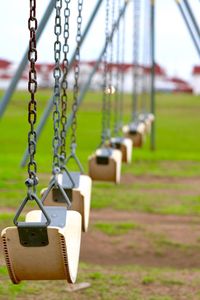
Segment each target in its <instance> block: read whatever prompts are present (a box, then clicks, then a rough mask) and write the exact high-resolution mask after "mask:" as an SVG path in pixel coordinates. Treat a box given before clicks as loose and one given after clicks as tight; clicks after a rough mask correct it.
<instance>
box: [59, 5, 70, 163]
mask: <svg viewBox="0 0 200 300" xmlns="http://www.w3.org/2000/svg"><path fill="white" fill-rule="evenodd" d="M70 1H71V0H65V3H66V7H65V9H64V32H63V36H64V45H63V54H64V58H63V79H62V82H61V90H62V95H61V126H62V129H61V132H60V136H61V149H60V163H61V167H64V165H65V161H66V134H67V129H66V125H67V105H68V94H67V89H68V80H67V76H68V72H69V60H68V53H69V44H68V40H69V17H70V9H69V4H70Z"/></svg>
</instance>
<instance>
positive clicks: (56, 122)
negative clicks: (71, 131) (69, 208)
mask: <svg viewBox="0 0 200 300" xmlns="http://www.w3.org/2000/svg"><path fill="white" fill-rule="evenodd" d="M55 9H56V16H55V25H54V34H55V35H56V41H55V43H54V60H55V67H54V70H53V77H54V96H53V104H54V112H53V126H54V137H53V151H54V153H53V174H56V173H58V172H59V170H60V156H59V148H60V144H61V141H60V132H59V129H60V111H59V105H60V78H61V66H60V58H61V42H60V35H61V32H62V26H61V9H62V0H56V2H55Z"/></svg>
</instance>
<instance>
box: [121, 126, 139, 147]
mask: <svg viewBox="0 0 200 300" xmlns="http://www.w3.org/2000/svg"><path fill="white" fill-rule="evenodd" d="M122 131H123V133H124V135H125V137H127V138H130V139H131V140H132V142H133V147H142V145H143V142H144V137H145V124H144V123H143V122H133V123H131V124H129V125H125V126H123V128H122Z"/></svg>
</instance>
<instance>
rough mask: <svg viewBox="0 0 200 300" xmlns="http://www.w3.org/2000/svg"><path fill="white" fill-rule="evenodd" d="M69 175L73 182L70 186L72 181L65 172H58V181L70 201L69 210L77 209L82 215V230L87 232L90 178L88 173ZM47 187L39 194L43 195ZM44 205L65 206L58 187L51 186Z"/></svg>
mask: <svg viewBox="0 0 200 300" xmlns="http://www.w3.org/2000/svg"><path fill="white" fill-rule="evenodd" d="M70 175H71V177H72V179H73V181H74V183H75V187H73V188H72V183H71V181H70V180H69V177H68V176H67V174H66V173H62V174H58V183H59V184H60V185H61V186H62V187H63V189H64V191H65V193H66V194H67V196H68V198H69V199H70V201H71V206H70V208H69V210H73V211H77V212H79V213H80V214H81V216H82V231H83V232H87V230H88V226H89V217H90V203H91V190H92V180H91V178H90V177H89V176H88V175H82V174H80V173H79V172H70ZM46 190H47V188H44V189H43V190H42V191H41V196H43V195H44V193H45V191H46ZM44 205H45V206H46V205H48V206H66V202H65V201H63V196H62V194H61V192H60V190H59V189H57V188H53V189H52V190H51V191H50V193H49V194H48V195H47V197H46V199H45V201H44Z"/></svg>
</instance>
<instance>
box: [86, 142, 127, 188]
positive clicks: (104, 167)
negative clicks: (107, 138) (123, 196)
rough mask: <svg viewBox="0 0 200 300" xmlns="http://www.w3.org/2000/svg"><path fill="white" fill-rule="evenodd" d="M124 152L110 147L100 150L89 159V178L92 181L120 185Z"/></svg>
mask: <svg viewBox="0 0 200 300" xmlns="http://www.w3.org/2000/svg"><path fill="white" fill-rule="evenodd" d="M121 162H122V152H121V151H120V150H117V149H112V148H110V147H105V148H99V149H97V150H96V152H95V154H93V155H92V156H90V157H89V176H90V177H91V178H92V180H97V181H111V182H115V183H119V182H120V179H121Z"/></svg>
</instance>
